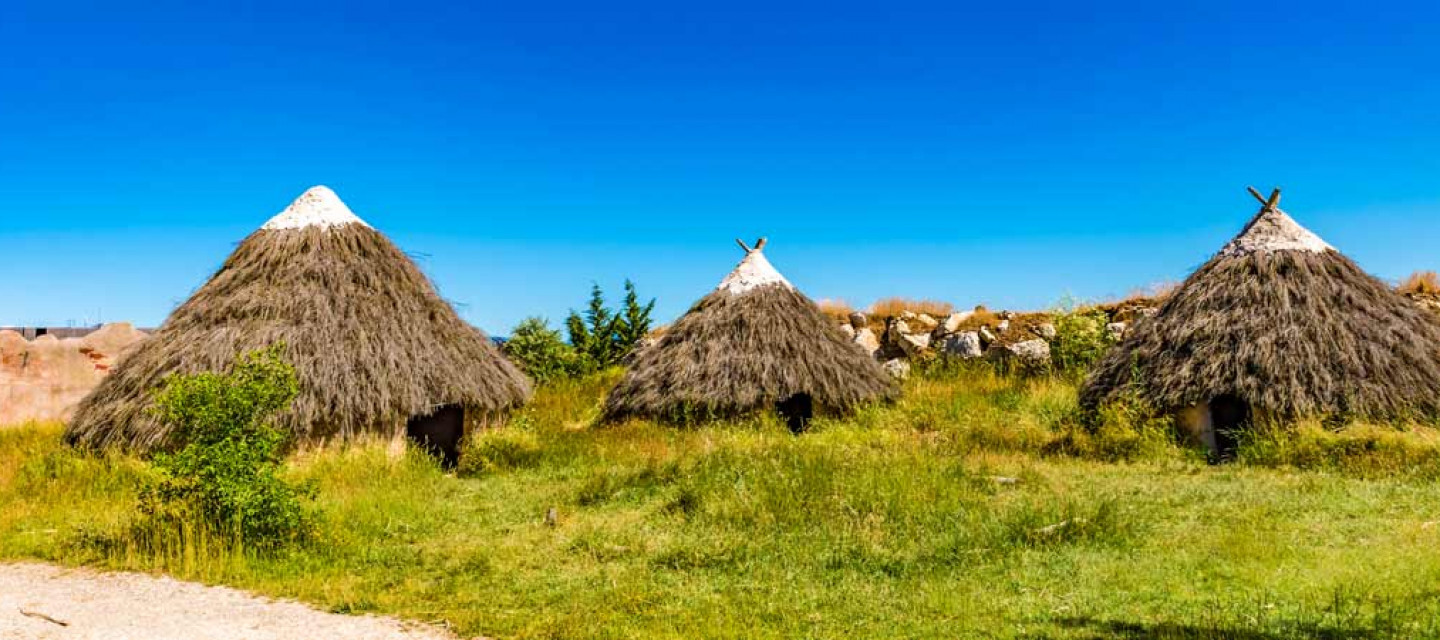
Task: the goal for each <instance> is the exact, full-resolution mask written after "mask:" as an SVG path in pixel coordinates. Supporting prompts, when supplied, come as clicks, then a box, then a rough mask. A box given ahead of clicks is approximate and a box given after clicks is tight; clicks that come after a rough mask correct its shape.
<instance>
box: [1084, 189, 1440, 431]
mask: <svg viewBox="0 0 1440 640" xmlns="http://www.w3.org/2000/svg"><path fill="white" fill-rule="evenodd" d="M1251 192H1252V193H1253V194H1254V195H1255V196H1256V197H1257V198H1259V199H1260V200H1261V202H1262V203H1264V206H1263V207H1262V208H1261V210H1260V212H1259V214H1257V215H1256V216H1255V218H1254V219H1252V220H1251V221H1250V223H1249V224H1248V225H1247V226H1246V227H1245V230H1244V231H1242V232H1241V233H1240V235H1239V236H1237V237H1236V238H1235V239H1234V240H1232V241H1231V242H1230V243H1229V244H1228V245H1226V246H1225V247H1224V248H1223V249H1222V250H1221V251H1220V252H1219V253H1218V254H1216V255H1215V256H1214V257H1213V258H1212V259H1211V260H1210V261H1209V262H1207V263H1205V265H1204V266H1202V267H1200V269H1198V270H1197V271H1196V272H1195V273H1194V274H1192V275H1191V276H1190V277H1189V278H1188V279H1187V280H1186V281H1185V282H1184V284H1182V285H1181V287H1180V288H1179V289H1178V290H1177V291H1175V293H1174V294H1173V295H1172V296H1171V297H1170V298H1169V300H1168V301H1167V302H1166V303H1165V304H1164V305H1163V306H1162V307H1161V308H1160V310H1159V313H1157V314H1156V315H1155V316H1154V317H1153V318H1151V319H1149V320H1146V321H1142V322H1141V323H1140V324H1139V325H1138V326H1136V327H1135V328H1134V330H1133V331H1132V332H1131V333H1130V335H1129V336H1128V337H1127V338H1126V339H1125V340H1124V341H1123V342H1122V343H1121V344H1120V345H1118V346H1117V347H1116V348H1115V349H1113V350H1112V351H1111V353H1110V354H1109V355H1108V356H1107V357H1106V358H1105V359H1104V360H1103V361H1102V363H1101V364H1100V365H1099V367H1098V368H1097V369H1096V370H1095V371H1094V372H1093V373H1092V374H1091V375H1090V377H1089V379H1088V380H1087V382H1086V385H1085V387H1084V389H1083V390H1082V392H1081V402H1082V404H1084V405H1086V406H1089V407H1095V406H1098V405H1100V404H1101V403H1103V402H1105V401H1108V400H1110V399H1113V398H1115V397H1117V396H1118V395H1120V394H1124V393H1135V394H1137V395H1138V396H1139V397H1140V398H1143V399H1144V400H1146V401H1148V402H1150V403H1151V404H1152V405H1154V406H1156V407H1158V408H1162V409H1178V408H1184V407H1189V406H1193V405H1198V404H1203V403H1206V402H1209V401H1210V400H1211V399H1214V398H1217V397H1221V396H1227V395H1228V396H1233V397H1237V398H1239V399H1241V400H1243V401H1245V402H1246V403H1248V404H1249V405H1250V406H1252V407H1254V408H1257V409H1260V410H1263V411H1266V412H1269V413H1270V414H1273V415H1277V416H1288V417H1296V416H1305V415H1333V416H1357V417H1373V418H1410V417H1421V416H1434V415H1436V414H1437V413H1440V324H1437V322H1436V321H1435V319H1434V318H1432V317H1430V316H1429V315H1427V314H1426V313H1425V311H1424V310H1423V309H1420V308H1419V307H1417V306H1416V305H1414V304H1413V303H1411V302H1409V301H1408V300H1405V299H1404V298H1403V297H1401V296H1400V295H1398V294H1396V293H1395V292H1394V291H1392V290H1391V289H1390V287H1388V286H1386V285H1385V284H1384V283H1383V282H1381V281H1380V280H1377V279H1376V278H1374V277H1372V276H1370V275H1368V274H1366V273H1365V272H1363V271H1361V269H1360V268H1359V267H1358V266H1356V265H1355V263H1354V262H1352V261H1351V260H1350V259H1349V258H1346V257H1345V256H1343V255H1341V254H1340V253H1339V252H1338V251H1336V250H1335V249H1333V248H1331V247H1330V246H1329V245H1328V244H1326V243H1325V242H1324V241H1322V240H1321V239H1320V238H1319V237H1317V236H1316V235H1315V234H1313V233H1311V232H1310V231H1308V230H1306V229H1305V228H1303V227H1301V226H1300V225H1299V224H1297V223H1296V222H1295V221H1294V220H1293V219H1291V218H1290V216H1288V215H1286V214H1285V212H1283V211H1281V210H1280V209H1279V208H1278V207H1277V206H1276V204H1277V203H1278V200H1279V190H1276V191H1275V192H1274V193H1273V194H1272V195H1271V197H1270V198H1269V199H1265V198H1262V197H1261V196H1260V194H1259V193H1258V192H1255V191H1254V190H1253V189H1252V190H1251Z"/></svg>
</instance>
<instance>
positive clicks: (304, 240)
mask: <svg viewBox="0 0 1440 640" xmlns="http://www.w3.org/2000/svg"><path fill="white" fill-rule="evenodd" d="M277 342H279V343H284V345H285V348H286V352H287V356H288V359H289V361H290V362H291V363H292V364H293V365H294V366H295V368H296V371H297V374H298V377H299V380H300V395H299V397H298V398H297V399H296V400H295V402H294V404H293V405H292V406H291V408H290V409H289V411H288V412H286V413H285V414H284V415H283V416H281V417H280V420H279V421H280V424H281V425H282V426H283V427H285V428H287V429H289V430H290V431H292V432H293V433H295V434H296V435H297V436H298V437H299V438H300V439H302V440H312V441H313V440H318V439H327V438H332V437H340V438H346V437H352V436H355V435H358V434H362V433H379V434H381V435H384V436H393V435H395V434H396V433H397V431H398V432H402V433H403V430H404V428H405V420H406V418H408V417H410V416H414V415H424V414H427V413H429V412H431V411H432V410H434V408H435V407H437V406H439V405H446V404H461V405H464V406H466V407H467V408H470V409H471V410H474V411H478V412H482V413H495V412H500V411H504V410H506V409H509V408H511V407H514V406H516V405H518V404H520V403H522V402H523V401H524V400H525V399H526V398H527V397H528V395H529V393H530V387H529V383H528V381H527V380H526V379H525V377H524V375H523V374H521V373H520V372H519V370H518V369H516V368H515V366H514V365H512V364H510V362H509V361H507V360H506V359H505V358H504V356H502V355H501V354H500V353H499V350H498V349H496V348H495V346H494V345H493V344H491V342H490V340H489V338H487V337H486V336H485V335H484V334H483V333H481V332H480V331H479V330H478V329H476V328H474V327H472V326H470V325H469V324H468V323H466V322H465V321H463V320H461V319H460V317H459V316H458V315H456V313H455V310H454V309H452V308H451V307H450V305H449V304H448V303H446V302H445V301H444V300H442V299H441V298H440V296H439V295H438V294H437V293H436V291H435V288H434V287H433V286H432V284H431V283H430V281H429V279H427V278H426V277H425V275H424V274H422V273H421V272H420V270H419V269H418V268H417V267H416V266H415V264H414V263H413V262H412V261H411V260H410V259H409V257H407V256H406V255H405V254H404V253H402V252H401V251H400V250H399V249H398V248H396V247H395V245H394V244H392V243H391V242H390V241H389V240H387V239H386V238H385V236H383V235H381V234H380V233H379V232H378V231H376V230H374V229H372V228H370V226H369V225H367V224H365V223H364V222H363V221H361V220H360V219H359V218H357V217H355V216H354V214H352V213H350V211H349V209H348V208H346V207H345V205H344V203H342V202H340V200H339V198H337V197H336V196H335V195H334V193H332V192H331V191H330V190H329V189H326V188H324V187H316V188H314V189H311V190H310V191H307V192H306V193H305V194H304V195H302V196H301V197H300V199H298V200H296V201H295V204H292V205H291V207H290V208H289V209H287V210H286V211H285V212H284V213H282V214H281V215H279V216H277V217H276V218H274V219H272V220H271V221H270V222H269V223H267V224H266V225H265V226H264V227H262V228H261V229H259V230H257V231H255V232H254V233H252V234H250V236H249V237H247V238H246V239H245V240H244V241H243V242H241V243H240V246H239V247H238V248H237V249H236V250H235V252H234V253H233V254H231V256H230V257H229V259H227V260H226V261H225V264H224V265H223V266H221V267H220V270H219V271H217V272H216V273H215V275H214V276H213V277H211V278H210V280H209V282H206V283H205V285H204V286H202V287H201V288H200V289H199V290H198V291H196V292H195V294H194V295H193V296H191V297H190V299H189V300H187V301H186V302H185V303H184V304H182V305H180V307H179V308H177V309H175V311H174V312H173V313H171V314H170V317H169V318H168V319H167V320H166V321H165V324H164V325H163V326H162V327H161V328H160V329H159V330H158V331H157V332H156V333H155V335H154V336H152V337H151V338H150V339H149V340H147V341H146V342H145V343H143V345H142V346H141V347H140V348H139V349H137V350H136V351H135V352H133V353H131V354H130V355H129V356H128V357H126V358H125V359H123V360H122V361H120V362H119V363H118V365H117V367H116V368H115V370H114V372H113V373H112V374H111V375H110V376H109V377H107V378H106V379H105V380H104V381H103V382H102V383H101V384H100V385H99V386H98V387H97V388H96V389H95V390H94V392H92V393H91V394H90V395H89V396H88V397H86V398H85V400H84V401H83V402H82V403H81V405H80V407H79V410H78V411H77V413H76V416H75V418H74V419H73V420H72V421H71V423H70V425H69V429H68V430H67V433H66V436H67V439H68V440H69V441H71V442H72V443H75V444H77V445H82V446H89V447H107V446H121V447H126V448H134V449H141V450H143V449H149V448H153V447H157V446H163V445H164V444H165V443H166V436H167V430H166V428H165V427H164V426H163V425H161V424H159V423H158V422H156V421H155V420H154V419H153V418H152V417H151V416H150V415H149V413H148V411H147V407H148V405H149V402H150V398H151V394H152V393H153V392H154V391H155V389H156V388H157V387H158V386H159V385H160V384H161V382H162V381H163V380H164V378H165V376H167V375H169V374H175V373H194V372H199V371H212V370H220V369H223V368H224V367H226V366H227V365H228V364H229V363H230V362H231V361H232V360H233V359H234V358H235V356H236V355H238V354H240V353H242V352H245V351H249V350H252V349H257V348H261V347H265V346H267V345H270V344H273V343H277Z"/></svg>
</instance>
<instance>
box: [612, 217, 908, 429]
mask: <svg viewBox="0 0 1440 640" xmlns="http://www.w3.org/2000/svg"><path fill="white" fill-rule="evenodd" d="M764 244H765V241H764V239H761V240H760V241H759V242H757V243H756V246H755V248H754V249H750V248H749V247H747V246H746V245H745V244H744V243H743V242H742V243H740V246H741V247H742V248H744V249H745V252H746V253H745V259H744V260H741V261H740V264H739V266H737V267H735V270H734V271H732V272H731V273H730V275H728V276H726V277H725V279H724V280H722V281H721V282H720V286H718V287H716V288H715V290H714V291H712V292H710V294H709V295H706V296H705V297H704V298H701V299H700V301H699V302H697V303H695V306H693V307H691V308H690V310H689V311H688V312H686V314H685V315H684V316H683V317H681V318H680V319H679V320H677V321H676V322H675V324H674V325H672V326H671V327H670V328H669V329H667V330H666V331H665V333H664V334H663V335H661V336H660V338H659V339H658V341H657V342H656V343H655V344H652V345H650V346H648V347H646V348H644V349H643V350H642V351H641V352H640V353H639V354H637V355H636V357H635V361H634V363H633V364H632V365H631V367H630V370H629V371H628V372H626V374H625V377H624V378H623V379H621V381H620V383H619V385H617V386H616V387H615V388H614V389H613V390H612V391H611V392H610V396H609V397H608V398H607V399H606V401H605V417H606V418H607V419H610V420H615V419H621V418H625V417H630V416H648V417H655V418H661V419H671V420H678V419H684V418H690V417H718V416H734V415H739V414H745V413H750V412H754V411H760V410H767V409H770V408H773V407H774V405H775V404H776V403H777V402H779V401H781V400H784V399H787V398H789V397H791V396H795V395H797V394H808V395H809V396H810V397H811V400H812V402H813V403H814V406H815V408H816V411H817V412H830V413H838V412H844V411H847V410H849V409H851V408H853V407H854V406H855V405H857V404H859V403H862V402H865V401H868V400H873V399H877V398H888V397H891V396H892V395H893V394H894V392H895V383H894V382H893V381H892V380H891V379H890V377H889V376H888V375H887V374H886V373H885V371H884V370H883V369H881V368H880V365H879V364H878V363H876V362H875V361H874V360H873V359H871V358H870V357H869V356H868V355H866V354H865V353H864V352H863V351H861V350H860V348H859V347H857V346H855V345H854V344H852V343H851V342H850V341H849V340H847V339H846V338H845V336H844V335H842V334H841V333H840V331H839V330H838V328H836V327H835V326H833V324H832V323H831V321H830V320H829V319H827V318H826V317H825V316H824V315H823V314H822V313H821V312H820V309H819V308H818V307H816V306H815V303H813V302H811V301H810V299H809V298H807V297H805V295H804V294H802V293H800V292H799V291H797V290H796V289H795V287H794V286H792V285H791V284H790V283H789V282H787V281H786V280H785V278H784V277H782V276H781V275H780V273H779V272H777V271H776V270H775V268H774V267H772V266H770V261H769V260H766V259H765V254H764V253H762V252H761V249H763V248H764Z"/></svg>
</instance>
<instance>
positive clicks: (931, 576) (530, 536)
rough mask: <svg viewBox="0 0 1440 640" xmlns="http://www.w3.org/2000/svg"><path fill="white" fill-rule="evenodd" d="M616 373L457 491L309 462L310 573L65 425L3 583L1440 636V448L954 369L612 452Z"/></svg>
mask: <svg viewBox="0 0 1440 640" xmlns="http://www.w3.org/2000/svg"><path fill="white" fill-rule="evenodd" d="M616 375H617V373H616V372H613V371H612V372H607V373H605V374H603V375H599V376H592V377H588V378H584V379H581V380H575V381H566V382H564V383H558V384H555V385H550V386H547V387H544V388H542V389H540V390H539V391H538V393H537V394H536V397H535V400H534V402H533V403H531V404H530V405H529V406H528V407H527V408H526V409H524V410H523V411H521V412H519V413H517V414H516V415H515V416H514V417H513V419H512V420H511V422H510V424H509V425H508V426H506V427H505V428H502V429H496V430H492V431H487V432H484V433H480V434H475V435H474V436H473V437H471V438H470V439H468V441H467V443H466V449H465V452H464V455H463V457H462V462H461V468H460V470H459V472H458V473H457V474H454V475H447V474H445V473H443V472H442V471H441V470H440V469H439V468H438V467H437V466H436V465H435V464H434V463H433V462H431V461H430V460H428V459H426V458H424V457H423V456H419V455H403V456H394V455H392V454H391V453H390V452H389V451H387V448H386V443H383V442H359V443H354V444H351V445H345V446H335V447H329V448H324V449H316V450H307V451H303V452H300V453H298V454H296V455H295V456H293V457H292V458H291V459H290V460H289V462H288V464H287V466H286V468H285V471H284V474H285V477H286V478H287V479H289V480H291V481H294V482H301V483H310V484H313V485H314V486H315V487H316V489H317V496H318V497H317V500H316V509H317V510H318V511H319V520H320V523H319V529H320V533H319V535H320V536H321V538H320V540H319V541H318V542H317V543H315V544H312V545H308V546H302V547H299V548H295V549H292V550H289V551H287V552H286V553H283V554H257V553H251V552H250V551H249V550H247V549H245V548H243V546H242V547H236V546H235V545H233V544H230V542H231V541H228V540H226V539H224V537H223V536H214V535H213V534H211V533H210V532H205V531H201V530H192V531H186V530H179V531H173V532H169V533H167V534H166V535H164V536H158V537H155V538H149V539H147V538H144V537H143V536H139V537H137V536H132V535H130V533H131V531H132V530H131V529H129V528H127V527H128V524H129V523H130V522H131V513H130V509H131V508H132V507H133V505H134V504H135V500H136V491H137V487H139V486H141V485H142V483H143V480H144V479H145V478H146V474H148V473H149V471H148V468H147V466H146V465H145V464H144V463H143V461H140V460H136V459H134V458H129V457H125V456H99V457H94V456H88V455H83V454H78V453H75V452H72V451H70V450H68V449H66V448H65V447H64V446H63V445H62V444H61V441H60V429H59V427H58V425H42V426H30V427H25V428H19V429H13V430H6V431H0V505H4V507H3V508H0V558H41V559H46V560H51V561H56V562H64V563H84V564H91V565H98V566H105V567H115V568H129V569H141V570H162V571H165V572H167V573H170V574H173V575H175V576H177V577H180V578H189V579H201V580H206V581H211V582H220V583H225V584H231V585H235V586H239V587H242V588H248V589H253V590H257V591H260V592H262V593H266V594H270V595H274V596H281V597H292V598H299V599H301V600H303V601H306V602H310V603H313V604H314V605H316V606H320V607H323V608H326V609H329V610H333V611H340V612H380V613H386V614H391V615H398V616H402V617H406V618H411V619H415V620H422V621H434V620H443V621H445V622H447V623H448V624H450V625H451V626H452V627H453V628H454V629H455V630H456V631H457V632H459V633H460V634H462V635H464V636H474V635H486V636H491V637H506V638H511V637H514V638H607V637H676V638H678V637H696V636H703V637H734V638H740V637H745V638H754V637H815V638H829V637H836V638H838V637H847V638H850V637H1046V638H1098V637H1117V636H1118V637H1157V638H1159V637H1183V638H1228V637H1249V638H1291V637H1294V638H1300V637H1314V636H1317V635H1318V636H1328V637H1396V638H1399V637H1427V636H1434V635H1436V634H1440V622H1437V620H1440V603H1437V601H1436V600H1435V599H1434V598H1433V597H1432V595H1431V594H1433V585H1434V584H1436V583H1437V581H1440V557H1437V556H1436V554H1435V553H1434V552H1433V549H1434V546H1435V544H1436V543H1437V542H1440V531H1437V527H1436V526H1435V525H1433V522H1434V521H1435V519H1436V515H1435V508H1434V505H1435V504H1440V486H1437V485H1436V483H1434V482H1433V481H1431V478H1433V477H1434V475H1433V471H1434V470H1435V469H1437V468H1440V456H1437V454H1436V446H1437V443H1436V440H1435V438H1434V435H1433V434H1432V433H1431V432H1430V431H1427V430H1425V429H1423V428H1419V427H1416V428H1412V429H1409V430H1406V431H1404V432H1398V431H1396V430H1395V429H1390V430H1389V431H1384V430H1382V428H1380V427H1375V426H1370V425H1351V426H1350V427H1346V428H1344V429H1340V430H1338V431H1325V430H1323V429H1321V428H1320V426H1319V425H1313V426H1304V425H1302V427H1301V429H1300V430H1299V431H1298V432H1297V433H1299V434H1300V435H1287V434H1286V433H1280V432H1276V433H1267V434H1265V435H1264V436H1263V438H1262V437H1258V436H1257V437H1256V438H1255V439H1252V440H1249V441H1246V442H1245V443H1244V444H1242V448H1241V452H1242V453H1241V455H1240V458H1241V459H1240V463H1239V464H1233V465H1225V466H1220V467H1211V466H1209V465H1206V464H1205V463H1204V461H1203V456H1201V455H1199V454H1198V453H1196V452H1194V451H1192V450H1190V449H1188V448H1186V447H1184V446H1182V445H1180V444H1178V443H1177V442H1176V440H1175V439H1174V437H1173V435H1172V434H1173V431H1172V430H1171V429H1170V426H1169V425H1168V424H1166V423H1165V422H1164V419H1163V418H1162V417H1157V416H1155V415H1154V412H1150V411H1145V410H1143V408H1137V407H1115V408H1111V409H1108V410H1107V413H1106V414H1105V415H1103V416H1102V419H1101V420H1100V421H1099V423H1098V424H1097V425H1096V426H1095V427H1094V428H1085V427H1084V426H1082V424H1081V422H1080V421H1079V420H1078V419H1077V414H1076V390H1075V385H1074V383H1072V382H1070V381H1068V380H1065V379H1059V378H1047V377H1039V378H1028V379H1027V378H1014V377H1008V376H1004V375H1000V374H998V373H996V372H994V371H993V370H990V369H988V368H986V367H984V366H979V365H975V364H966V363H943V362H942V363H938V364H936V365H934V366H931V367H928V368H923V369H922V370H921V371H919V372H918V373H917V375H915V376H913V377H912V378H911V379H910V380H909V381H908V382H907V383H906V384H907V388H906V390H905V391H906V392H905V393H904V394H903V396H902V397H901V399H900V400H898V401H896V402H894V403H892V404H888V405H877V406H871V407H867V408H865V409H863V410H862V411H860V412H859V413H858V414H856V415H855V416H852V417H850V418H846V419H834V418H825V419H817V420H816V421H815V424H814V425H813V429H812V430H811V431H810V432H808V433H806V434H805V435H803V436H799V437H797V436H794V435H792V434H791V433H790V432H789V431H788V430H787V429H786V428H785V426H784V425H783V424H781V423H780V422H779V421H778V420H776V419H774V418H773V417H770V416H760V417H756V418H752V419H748V420H739V421H733V422H725V423H719V424H709V425H700V426H696V427H690V428H683V429H677V428H672V427H667V426H664V425H658V424H655V423H652V422H648V421H630V422H626V423H623V424H618V425H613V426H607V427H596V426H594V424H593V422H594V418H595V414H596V407H597V406H598V403H599V400H600V399H601V398H602V397H603V395H604V393H605V391H606V389H608V387H609V386H610V385H612V384H613V383H614V380H615V376H616ZM1371 430H1373V432H1372V431H1371ZM1341 441H1346V442H1348V443H1347V444H1339V443H1340V442H1341ZM1357 443H1369V444H1357ZM1376 452H1379V455H1378V456H1376V455H1375V453H1376ZM1363 460H1374V461H1375V464H1374V465H1371V466H1367V463H1364V462H1361V461H1363ZM551 509H553V510H554V512H555V513H556V515H557V517H556V518H554V519H553V521H552V520H549V519H547V517H546V514H547V512H549V511H550V510H551Z"/></svg>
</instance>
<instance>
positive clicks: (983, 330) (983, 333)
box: [979, 327, 995, 345]
mask: <svg viewBox="0 0 1440 640" xmlns="http://www.w3.org/2000/svg"><path fill="white" fill-rule="evenodd" d="M979 333H980V342H981V343H982V344H985V345H989V344H990V343H992V342H995V334H993V333H990V327H980V332H979Z"/></svg>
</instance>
